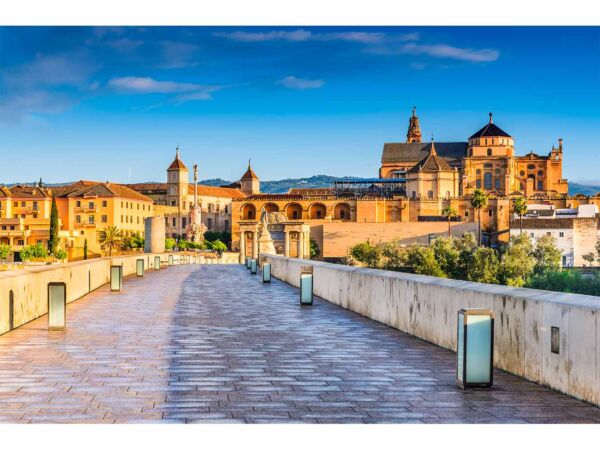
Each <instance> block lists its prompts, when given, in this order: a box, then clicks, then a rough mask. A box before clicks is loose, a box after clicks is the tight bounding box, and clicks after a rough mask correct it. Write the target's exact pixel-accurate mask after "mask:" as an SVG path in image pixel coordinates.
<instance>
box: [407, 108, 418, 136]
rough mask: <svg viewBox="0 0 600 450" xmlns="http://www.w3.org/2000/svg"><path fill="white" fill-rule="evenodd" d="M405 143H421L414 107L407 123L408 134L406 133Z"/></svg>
mask: <svg viewBox="0 0 600 450" xmlns="http://www.w3.org/2000/svg"><path fill="white" fill-rule="evenodd" d="M406 142H409V143H410V142H421V128H420V127H419V118H418V117H417V107H416V106H413V110H412V116H411V118H410V120H409V121H408V133H406Z"/></svg>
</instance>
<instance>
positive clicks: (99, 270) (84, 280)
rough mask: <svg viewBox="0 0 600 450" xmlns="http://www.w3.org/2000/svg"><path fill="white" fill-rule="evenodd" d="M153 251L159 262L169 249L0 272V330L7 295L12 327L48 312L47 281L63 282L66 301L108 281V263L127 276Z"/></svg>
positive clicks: (226, 260) (224, 259)
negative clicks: (119, 267) (139, 260)
mask: <svg viewBox="0 0 600 450" xmlns="http://www.w3.org/2000/svg"><path fill="white" fill-rule="evenodd" d="M173 254H174V255H177V253H173ZM190 254H191V253H190ZM156 255H160V257H161V262H162V264H167V262H168V255H169V253H160V254H159V253H139V254H135V255H126V256H113V257H106V258H94V259H88V260H84V261H77V262H72V263H67V264H52V265H43V266H25V267H24V268H22V269H19V270H10V271H3V272H0V334H3V333H6V332H7V331H10V316H11V312H10V309H11V297H12V322H13V328H16V327H18V326H20V325H23V324H25V323H27V322H29V321H31V320H33V319H36V318H38V317H40V316H42V315H44V314H46V313H47V312H48V292H47V288H48V283H49V282H52V281H55V282H56V281H58V282H65V283H66V285H67V303H70V302H72V301H75V300H77V299H79V298H81V297H83V296H84V295H86V294H88V293H89V292H91V291H93V290H94V289H97V288H99V287H100V286H102V285H104V284H106V283H108V282H109V280H110V266H111V265H122V266H123V276H127V275H131V274H135V271H136V261H137V260H138V259H144V261H145V263H144V267H145V269H153V268H154V257H155V256H156ZM198 262H199V263H200V264H237V263H238V262H239V254H238V253H231V252H225V253H223V255H222V256H221V258H216V255H215V257H214V258H212V257H209V256H198Z"/></svg>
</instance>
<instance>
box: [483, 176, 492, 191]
mask: <svg viewBox="0 0 600 450" xmlns="http://www.w3.org/2000/svg"><path fill="white" fill-rule="evenodd" d="M483 187H484V188H485V189H492V172H486V173H484V174H483Z"/></svg>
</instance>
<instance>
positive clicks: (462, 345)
mask: <svg viewBox="0 0 600 450" xmlns="http://www.w3.org/2000/svg"><path fill="white" fill-rule="evenodd" d="M456 358H457V367H456V383H457V384H458V386H459V387H460V388H461V389H467V388H472V387H488V388H489V387H491V386H492V384H493V367H494V314H493V313H492V311H490V310H489V309H481V308H476V309H461V310H460V311H459V312H458V329H457V351H456Z"/></svg>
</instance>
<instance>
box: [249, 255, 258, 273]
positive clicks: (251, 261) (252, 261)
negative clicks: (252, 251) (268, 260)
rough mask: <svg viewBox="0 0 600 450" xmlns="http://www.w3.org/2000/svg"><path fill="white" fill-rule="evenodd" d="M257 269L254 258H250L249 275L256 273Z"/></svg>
mask: <svg viewBox="0 0 600 450" xmlns="http://www.w3.org/2000/svg"><path fill="white" fill-rule="evenodd" d="M257 270H258V268H257V261H256V258H252V259H251V260H250V275H256V272H257Z"/></svg>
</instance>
